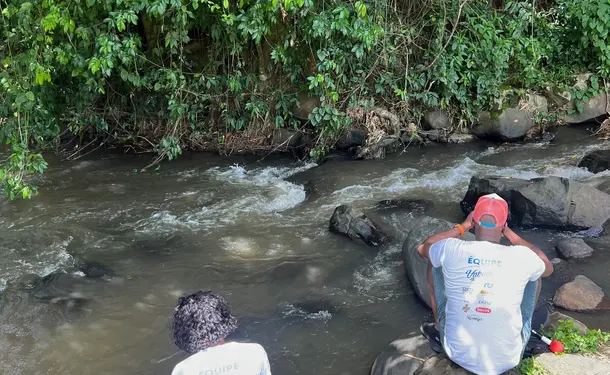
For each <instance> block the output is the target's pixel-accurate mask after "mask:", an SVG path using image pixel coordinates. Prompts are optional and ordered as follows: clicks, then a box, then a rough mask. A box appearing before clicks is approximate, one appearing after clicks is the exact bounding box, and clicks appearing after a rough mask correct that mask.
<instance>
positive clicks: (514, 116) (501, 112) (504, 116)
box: [472, 94, 548, 141]
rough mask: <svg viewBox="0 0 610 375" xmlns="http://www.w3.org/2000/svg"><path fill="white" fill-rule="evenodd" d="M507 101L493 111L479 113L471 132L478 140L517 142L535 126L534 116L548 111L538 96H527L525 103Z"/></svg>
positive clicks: (542, 99)
mask: <svg viewBox="0 0 610 375" xmlns="http://www.w3.org/2000/svg"><path fill="white" fill-rule="evenodd" d="M509 101H510V100H507V99H503V100H501V101H499V102H498V106H497V108H495V109H494V110H493V111H491V112H481V113H480V115H479V119H478V122H477V124H476V125H475V126H474V127H473V128H472V132H473V133H474V134H475V135H476V136H477V137H479V138H489V139H494V140H500V141H515V140H519V139H522V138H523V137H525V135H526V134H527V132H528V131H529V130H530V129H532V128H533V127H534V125H535V124H536V122H535V118H536V114H538V113H547V111H548V104H547V100H546V99H545V98H544V97H543V96H540V95H535V94H529V95H527V101H526V102H525V103H521V102H519V101H518V100H517V101H516V102H515V101H514V100H513V103H510V104H509V103H508V102H509ZM506 106H509V107H508V108H506Z"/></svg>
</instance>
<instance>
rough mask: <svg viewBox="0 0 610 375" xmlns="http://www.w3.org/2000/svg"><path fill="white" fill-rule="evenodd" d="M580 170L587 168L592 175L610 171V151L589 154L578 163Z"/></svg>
mask: <svg viewBox="0 0 610 375" xmlns="http://www.w3.org/2000/svg"><path fill="white" fill-rule="evenodd" d="M578 166H579V167H580V168H586V169H587V170H588V171H589V172H591V173H599V172H603V171H605V170H609V169H610V150H597V151H593V152H589V153H588V154H587V155H585V157H584V158H582V160H581V161H580V163H578Z"/></svg>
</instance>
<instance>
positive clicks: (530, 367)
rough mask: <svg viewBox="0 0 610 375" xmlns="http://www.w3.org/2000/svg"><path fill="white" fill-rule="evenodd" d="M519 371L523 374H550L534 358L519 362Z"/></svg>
mask: <svg viewBox="0 0 610 375" xmlns="http://www.w3.org/2000/svg"><path fill="white" fill-rule="evenodd" d="M517 371H518V372H519V374H521V375H548V372H547V371H546V370H545V369H544V367H542V366H541V365H540V364H538V363H536V360H535V359H534V358H527V359H524V360H523V361H521V363H519V366H517Z"/></svg>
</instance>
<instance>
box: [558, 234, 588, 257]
mask: <svg viewBox="0 0 610 375" xmlns="http://www.w3.org/2000/svg"><path fill="white" fill-rule="evenodd" d="M557 251H558V252H559V254H561V256H562V257H563V258H565V259H578V258H586V257H590V256H591V255H593V249H592V248H591V246H589V245H587V244H586V243H585V241H584V240H583V239H582V238H568V239H565V240H562V241H559V243H558V244H557Z"/></svg>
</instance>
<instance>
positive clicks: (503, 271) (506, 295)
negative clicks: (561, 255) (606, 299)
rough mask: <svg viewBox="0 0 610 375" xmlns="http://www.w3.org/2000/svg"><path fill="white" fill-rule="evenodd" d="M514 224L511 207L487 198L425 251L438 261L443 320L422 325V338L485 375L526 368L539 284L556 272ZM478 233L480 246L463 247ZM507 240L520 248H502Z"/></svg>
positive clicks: (435, 304) (436, 293) (436, 290)
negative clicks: (524, 357) (520, 366)
mask: <svg viewBox="0 0 610 375" xmlns="http://www.w3.org/2000/svg"><path fill="white" fill-rule="evenodd" d="M507 218H508V204H507V203H506V201H504V199H502V198H501V197H500V196H498V195H496V194H490V195H486V196H482V197H481V198H479V200H478V201H477V204H476V206H475V208H474V211H473V212H472V213H471V214H470V215H469V216H468V218H467V219H466V220H465V221H464V223H463V224H458V225H456V226H455V227H454V228H452V229H450V230H448V231H445V232H442V233H438V234H435V235H433V236H431V237H429V238H428V239H426V240H425V241H424V242H423V243H422V244H421V245H419V247H418V252H419V254H420V256H421V257H423V258H424V259H428V260H430V266H429V272H428V283H429V286H430V295H431V300H432V303H431V305H432V310H433V313H434V319H435V322H434V324H432V323H429V324H424V325H422V333H423V334H424V336H426V337H427V338H428V340H430V342H431V344H432V346H433V349H435V350H436V351H442V350H443V349H444V351H445V353H446V354H447V356H448V357H449V358H450V359H451V360H452V361H453V362H455V363H457V364H458V365H460V366H461V367H463V368H465V369H466V370H468V371H471V372H473V373H475V374H477V375H498V374H501V373H503V372H505V371H507V370H509V369H511V368H513V367H515V366H516V365H517V364H519V361H520V360H521V358H522V355H523V352H524V349H525V345H526V344H527V342H528V340H529V338H530V335H531V329H532V327H531V321H532V315H533V312H534V308H535V305H536V301H537V300H538V294H539V292H540V285H541V284H540V281H539V278H540V277H541V276H542V277H547V276H549V275H550V274H551V273H552V272H553V265H552V263H551V262H550V261H549V260H548V258H547V257H546V255H544V253H543V252H542V251H541V250H540V249H538V248H536V247H535V246H534V245H532V244H530V243H529V242H527V241H525V240H524V239H522V238H521V237H519V236H518V235H517V234H516V233H515V232H513V231H512V230H510V229H509V228H508V226H507V225H506V220H507ZM471 228H472V229H474V232H475V236H476V241H463V240H461V239H459V237H461V236H462V235H463V234H464V233H465V232H466V231H468V230H470V229H471ZM503 236H504V237H506V239H507V240H508V241H509V242H510V243H511V244H512V246H504V245H500V244H499V242H500V240H501V239H502V237H503ZM441 345H442V347H440V348H439V346H441ZM435 346H436V348H435Z"/></svg>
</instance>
